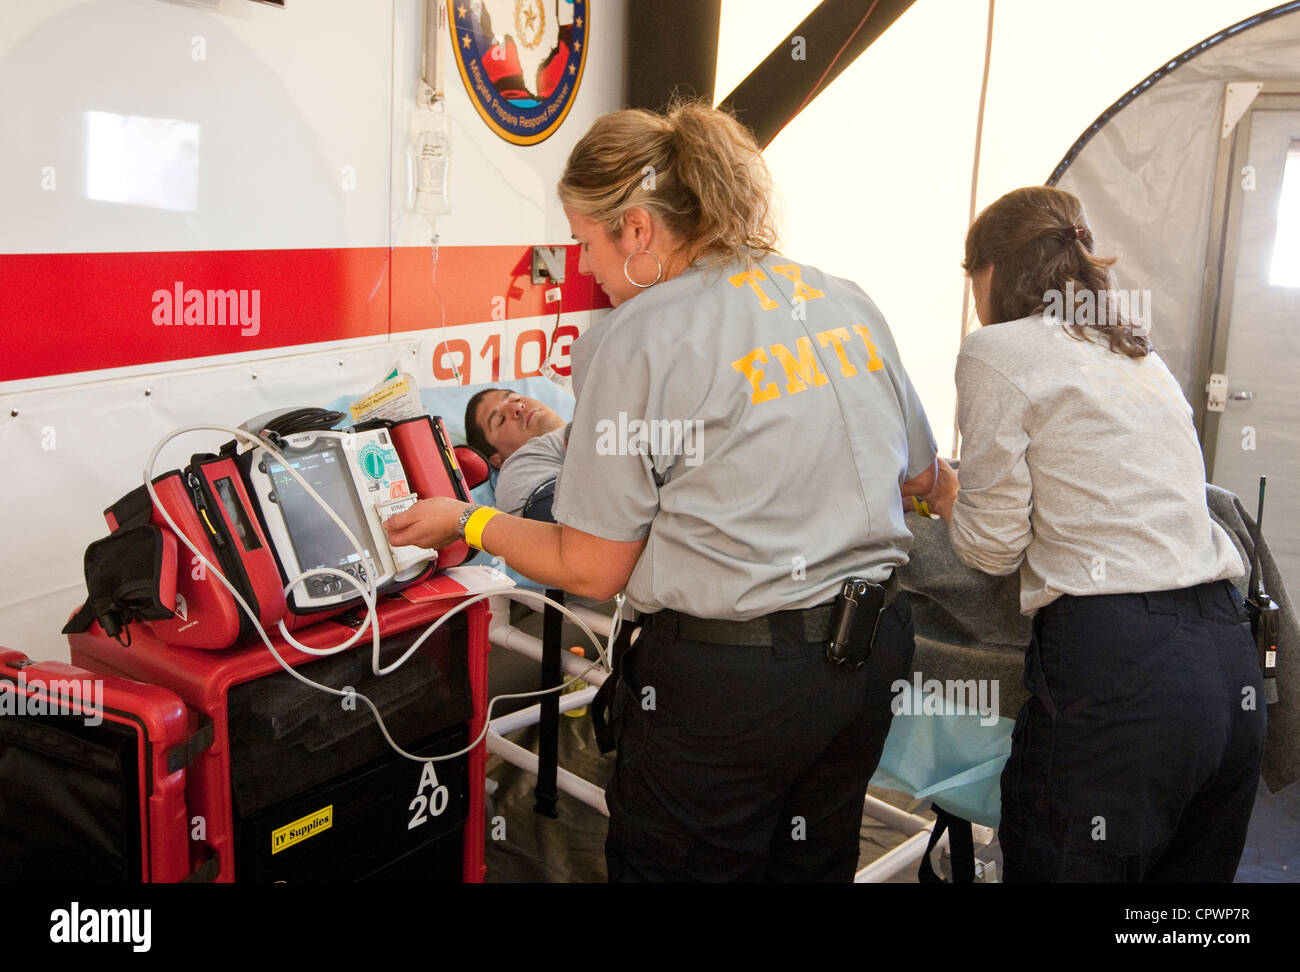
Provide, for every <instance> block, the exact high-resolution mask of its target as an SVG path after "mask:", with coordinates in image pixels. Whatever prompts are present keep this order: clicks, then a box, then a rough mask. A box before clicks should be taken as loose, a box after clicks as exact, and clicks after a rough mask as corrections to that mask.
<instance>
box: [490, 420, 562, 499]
mask: <svg viewBox="0 0 1300 972" xmlns="http://www.w3.org/2000/svg"><path fill="white" fill-rule="evenodd" d="M568 434H569V427H568V426H567V425H566V426H564V427H563V428H559V429H556V430H555V431H553V432H546V433H544V434H542V435H537V436H534V437H533V438H531V439H529V440H528V441H527V442H525V443H524V444H523V445H522V446H520V447H519V448H518V449H516V450H515V451H514V452H512V453H511V454H510V457H509V458H508V459H506V461H505V462H503V463H502V464H501V472H500V473H498V474H497V485H496V491H495V492H496V508H497V509H498V510H501V511H503V512H505V513H515V514H518V513H520V512H521V511H522V510H523V508H524V504H526V503H527V502H528V497H530V496H532V495H533V491H534V490H536V489H537V487H538V486H541V485H542V484H543V483H547V482H550V481H551V480H552V479H555V478H556V477H557V476H558V475H559V474H560V466H562V465H563V464H564V440H565V438H566V437H567V436H568Z"/></svg>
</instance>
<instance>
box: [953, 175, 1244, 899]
mask: <svg viewBox="0 0 1300 972" xmlns="http://www.w3.org/2000/svg"><path fill="white" fill-rule="evenodd" d="M1114 262H1115V261H1114V260H1113V259H1103V258H1100V257H1097V256H1096V255H1094V253H1093V238H1092V232H1091V230H1090V229H1089V227H1088V224H1087V221H1086V220H1085V218H1084V214H1083V208H1082V206H1081V204H1080V203H1079V200H1078V199H1076V198H1075V197H1074V196H1072V195H1070V194H1069V193H1066V192H1062V191H1060V190H1057V189H1050V188H1046V187H1034V188H1028V189H1019V190H1016V191H1015V192H1011V193H1008V194H1007V195H1005V196H1003V197H1002V198H1001V199H999V200H998V201H997V202H995V203H993V204H992V205H991V206H989V207H988V208H987V209H985V210H984V211H983V212H982V213H981V214H980V215H979V218H978V219H976V221H975V222H974V224H972V226H971V228H970V231H969V233H968V234H967V237H966V258H965V262H964V267H965V269H966V272H967V273H968V274H969V275H970V278H971V281H972V284H973V288H974V294H975V304H976V311H977V314H978V316H979V319H980V322H981V323H982V324H984V325H986V326H985V327H983V328H982V329H980V330H978V331H976V332H974V333H973V334H971V335H970V336H969V337H967V338H966V340H965V341H964V342H963V344H962V348H961V354H960V356H959V358H958V362H957V397H958V412H959V415H958V423H959V427H960V430H961V435H962V450H961V470H960V491H958V483H957V480H956V478H955V477H953V476H952V474H951V471H950V470H947V469H946V468H945V469H944V470H943V471H942V474H941V482H940V485H939V487H938V488H937V490H936V496H935V500H936V501H935V503H934V506H936V507H937V508H938V512H940V514H941V515H943V516H944V517H945V519H947V520H948V521H949V535H950V537H951V539H952V544H953V548H954V549H955V550H956V552H957V554H958V556H959V557H961V559H962V560H964V561H965V562H966V563H968V564H970V565H971V566H973V567H976V568H978V569H980V570H982V571H985V572H986V573H990V574H999V575H1001V574H1010V573H1011V572H1013V571H1015V570H1016V569H1019V570H1020V603H1021V611H1022V612H1023V613H1024V614H1027V615H1031V616H1032V617H1033V629H1032V630H1033V635H1032V638H1031V641H1030V644H1029V650H1028V653H1027V656H1026V661H1025V682H1026V687H1027V688H1028V689H1029V691H1030V699H1029V701H1028V702H1026V703H1025V705H1024V707H1023V708H1022V709H1021V711H1020V714H1019V717H1018V718H1017V720H1016V727H1015V732H1014V734H1013V736H1012V740H1013V741H1012V750H1011V757H1010V759H1009V760H1008V762H1007V766H1006V769H1005V771H1004V772H1003V775H1002V821H1001V826H1000V828H999V832H998V836H999V840H1000V842H1001V844H1002V849H1003V852H1004V854H1005V858H1006V866H1005V874H1006V878H1007V880H1013V881H1014V880H1032V881H1231V880H1232V878H1233V875H1234V873H1235V872H1236V868H1237V863H1238V861H1239V859H1240V857H1241V851H1242V848H1243V846H1244V843H1245V837H1246V826H1247V823H1248V821H1249V818H1250V811H1251V806H1252V804H1253V800H1254V795H1255V789H1256V784H1257V779H1258V776H1259V767H1260V758H1261V753H1262V748H1263V739H1264V727H1265V715H1264V709H1263V705H1262V702H1260V701H1259V692H1260V689H1261V676H1260V671H1259V667H1258V663H1257V661H1256V658H1255V651H1254V645H1253V643H1252V639H1251V637H1250V631H1249V626H1248V624H1247V622H1246V614H1245V611H1244V609H1243V605H1242V598H1241V595H1240V594H1239V593H1238V592H1237V590H1236V589H1235V588H1234V587H1233V586H1232V584H1231V583H1229V579H1230V578H1235V577H1239V576H1241V575H1242V573H1243V567H1242V563H1241V558H1240V556H1239V555H1238V554H1237V552H1236V549H1235V548H1234V546H1233V544H1232V541H1231V540H1230V539H1229V537H1228V535H1227V534H1226V533H1225V531H1224V530H1223V529H1222V528H1221V527H1219V526H1218V525H1217V524H1215V523H1214V522H1213V520H1212V519H1211V518H1210V515H1209V511H1208V509H1207V507H1206V499H1205V469H1204V463H1203V460H1202V457H1201V450H1200V446H1199V443H1198V442H1197V438H1196V432H1195V430H1194V428H1193V426H1192V419H1191V408H1190V406H1189V405H1188V404H1187V401H1186V399H1185V398H1184V397H1183V393H1182V390H1181V389H1180V388H1179V385H1178V383H1177V381H1176V380H1175V379H1174V377H1173V375H1171V374H1170V372H1169V370H1168V368H1166V367H1165V365H1164V363H1163V362H1162V361H1161V360H1160V357H1159V355H1157V354H1156V353H1155V352H1154V351H1153V350H1152V349H1151V345H1150V342H1149V340H1148V339H1147V337H1146V335H1145V322H1143V321H1139V320H1135V319H1134V317H1133V315H1132V314H1131V313H1130V311H1129V309H1128V308H1126V307H1125V306H1124V304H1125V301H1123V300H1120V299H1118V298H1117V295H1116V291H1115V288H1114V282H1113V277H1112V275H1111V271H1110V268H1111V266H1112V265H1113V263H1114ZM988 325H996V326H988Z"/></svg>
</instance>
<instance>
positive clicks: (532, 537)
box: [384, 496, 645, 601]
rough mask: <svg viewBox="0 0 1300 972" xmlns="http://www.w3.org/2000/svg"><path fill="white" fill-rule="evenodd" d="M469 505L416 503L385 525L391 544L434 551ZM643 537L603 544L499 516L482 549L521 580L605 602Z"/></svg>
mask: <svg viewBox="0 0 1300 972" xmlns="http://www.w3.org/2000/svg"><path fill="white" fill-rule="evenodd" d="M468 505H469V504H467V503H462V502H460V501H459V500H453V499H448V498H446V497H441V496H440V497H435V498H433V499H427V500H420V501H419V502H418V503H416V504H415V505H414V506H412V507H411V508H410V509H409V510H407V511H406V512H405V513H398V514H397V515H396V516H392V517H389V519H388V520H387V521H386V522H385V523H384V529H385V530H387V531H388V537H389V540H390V542H391V543H393V544H394V545H402V544H415V545H416V546H420V547H429V548H438V547H445V546H447V545H448V544H449V543H452V542H453V541H455V540H458V539H460V515H461V513H462V512H463V511H464V510H465V508H466V507H467V506H468ZM644 547H645V539H644V538H642V539H640V540H627V541H623V540H605V539H603V538H601V537H597V536H593V535H592V534H590V533H584V532H583V531H581V530H575V529H574V528H573V527H566V526H559V525H557V524H554V523H543V522H540V521H538V520H525V519H523V518H521V517H517V516H509V515H507V514H504V513H502V514H498V515H497V516H495V517H493V518H492V520H491V521H490V522H489V523H488V525H487V526H486V527H485V528H484V530H483V549H484V550H486V551H487V552H488V553H489V554H491V555H492V556H494V557H500V558H502V559H503V560H505V562H506V563H507V564H509V565H510V567H511V568H512V569H513V570H516V571H518V572H519V573H521V574H523V575H524V576H525V577H529V578H531V579H532V580H535V581H537V582H538V583H539V584H545V585H546V586H547V587H558V588H560V589H561V590H564V591H568V592H569V593H570V594H574V595H577V596H578V597H589V598H592V599H593V600H599V601H604V600H608V599H609V598H611V597H613V596H614V595H615V594H617V593H618V592H619V591H621V590H623V588H624V587H626V586H627V581H628V578H629V577H631V576H632V568H633V567H635V566H636V562H637V558H639V557H640V556H641V551H642V549H644Z"/></svg>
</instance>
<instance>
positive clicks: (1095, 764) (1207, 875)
mask: <svg viewBox="0 0 1300 972" xmlns="http://www.w3.org/2000/svg"><path fill="white" fill-rule="evenodd" d="M1025 684H1026V687H1027V688H1028V689H1029V692H1030V696H1031V697H1030V699H1029V701H1028V702H1026V703H1025V705H1024V707H1023V708H1022V709H1021V710H1020V714H1019V716H1018V718H1017V719H1016V727H1015V732H1014V734H1013V735H1012V745H1011V756H1010V759H1009V760H1008V761H1007V765H1006V769H1005V770H1004V771H1003V773H1002V822H1001V826H1000V828H999V831H998V839H999V841H1000V843H1001V845H1002V850H1003V854H1004V857H1005V869H1004V873H1005V879H1006V880H1007V881H1009V882H1010V881H1106V882H1111V881H1166V882H1210V881H1219V882H1223V881H1231V880H1232V878H1233V875H1234V873H1235V872H1236V869H1237V864H1238V862H1239V861H1240V859H1241V852H1242V848H1243V847H1244V846H1245V840H1246V826H1247V824H1248V823H1249V821H1250V812H1251V807H1252V806H1253V803H1254V798H1255V791H1256V786H1257V783H1258V779H1259V771H1260V760H1261V758H1262V753H1263V745H1264V730H1265V721H1266V716H1265V708H1264V700H1263V697H1262V682H1261V675H1260V670H1259V663H1258V660H1257V659H1256V655H1255V646H1254V640H1253V638H1252V636H1251V634H1250V625H1249V622H1248V621H1247V616H1246V612H1245V608H1244V606H1243V604H1242V599H1241V595H1240V594H1239V593H1237V591H1236V589H1235V588H1233V587H1232V585H1231V584H1229V583H1228V582H1227V581H1220V582H1217V583H1212V584H1202V585H1200V586H1198V587H1191V588H1187V589H1185V590H1177V591H1160V592H1156V593H1150V594H1109V595H1101V596H1096V597H1069V596H1066V597H1061V598H1059V599H1058V600H1056V601H1054V602H1052V603H1051V604H1049V605H1048V606H1047V607H1045V608H1043V609H1042V610H1040V611H1039V612H1038V614H1037V616H1036V617H1035V618H1034V624H1033V637H1032V640H1031V641H1030V645H1029V651H1028V653H1027V655H1026V659H1025Z"/></svg>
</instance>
